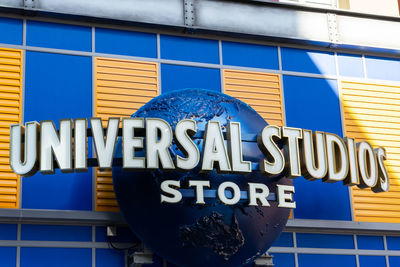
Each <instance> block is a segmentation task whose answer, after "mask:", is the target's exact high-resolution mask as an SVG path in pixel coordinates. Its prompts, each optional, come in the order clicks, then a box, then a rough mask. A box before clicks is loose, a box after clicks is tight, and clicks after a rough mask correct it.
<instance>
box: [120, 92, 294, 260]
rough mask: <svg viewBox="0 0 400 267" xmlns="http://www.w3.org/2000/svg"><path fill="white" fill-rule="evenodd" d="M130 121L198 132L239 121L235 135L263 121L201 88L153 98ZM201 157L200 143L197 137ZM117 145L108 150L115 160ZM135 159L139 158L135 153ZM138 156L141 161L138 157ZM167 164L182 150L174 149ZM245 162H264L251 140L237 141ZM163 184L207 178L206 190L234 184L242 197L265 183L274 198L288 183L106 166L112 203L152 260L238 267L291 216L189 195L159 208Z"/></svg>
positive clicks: (236, 103)
mask: <svg viewBox="0 0 400 267" xmlns="http://www.w3.org/2000/svg"><path fill="white" fill-rule="evenodd" d="M132 117H144V118H146V117H149V118H161V119H163V120H165V121H167V122H168V123H169V124H170V125H171V127H172V129H174V128H175V126H176V124H177V123H178V122H179V121H180V120H183V119H193V120H195V121H196V122H197V126H198V130H200V131H201V130H203V131H204V130H205V126H206V123H207V122H208V121H210V120H213V121H219V122H220V124H221V127H222V129H223V130H225V128H226V126H227V125H228V123H229V122H230V121H233V122H240V123H241V130H242V136H243V135H245V134H258V133H260V132H261V131H262V129H263V128H264V127H265V126H267V125H268V123H267V122H266V121H265V120H264V119H263V118H262V117H261V116H260V115H259V114H258V113H257V112H256V111H254V110H253V109H252V108H251V107H250V106H249V105H247V104H245V103H244V102H242V101H240V100H238V99H236V98H233V97H231V96H228V95H225V94H221V93H217V92H213V91H208V90H202V89H186V90H180V91H173V92H171V93H166V94H163V95H160V96H158V97H156V98H154V99H152V100H151V101H150V102H148V103H147V104H145V105H144V106H143V107H142V108H140V109H139V110H138V111H137V112H136V113H135V114H133V115H132ZM195 143H196V145H197V146H198V147H199V149H200V151H202V146H203V140H202V139H196V140H195ZM121 152H122V149H121V140H119V141H118V144H117V149H116V152H115V156H116V157H121V155H122V154H121ZM140 153H142V155H140ZM140 153H138V156H145V155H144V152H140ZM170 153H171V156H172V158H174V157H175V156H176V155H178V154H179V155H181V156H184V155H183V154H182V152H181V151H180V150H179V149H178V147H177V146H176V145H175V144H174V143H173V144H172V146H171V148H170ZM243 157H244V160H250V161H252V162H259V161H260V160H261V159H263V158H264V156H263V154H262V153H261V152H260V150H259V148H258V147H257V144H256V143H255V142H243ZM164 180H180V181H181V186H182V187H187V185H188V181H189V180H209V181H210V182H211V189H215V190H216V189H217V188H218V186H219V185H220V184H221V183H222V182H225V181H231V182H234V183H236V184H237V185H238V186H239V187H240V188H241V191H246V190H247V187H248V183H249V182H251V183H263V184H266V185H267V186H268V187H269V188H270V191H271V192H273V193H275V192H276V184H277V183H279V184H285V185H291V184H292V181H291V180H290V179H287V178H286V177H284V176H279V177H274V178H268V177H266V176H264V175H262V174H260V172H259V171H253V172H252V173H250V174H219V173H217V172H216V171H212V172H211V173H207V174H206V173H199V169H198V168H195V169H193V170H191V171H189V172H181V171H172V172H171V171H168V172H166V171H162V170H155V171H137V172H127V171H123V170H122V168H121V167H115V168H113V182H114V190H115V193H116V197H117V201H118V203H119V206H120V209H121V212H122V214H123V215H124V217H125V219H126V221H127V223H128V224H129V226H130V228H131V230H132V231H133V232H134V233H135V234H136V235H137V236H138V237H139V238H140V239H141V240H142V242H143V243H144V244H145V245H146V246H147V247H148V248H150V249H151V250H152V251H154V252H155V253H156V254H158V255H160V256H161V257H163V258H165V259H167V260H168V261H169V262H172V263H174V264H176V265H178V266H194V267H196V266H202V267H203V266H208V267H212V266H219V267H221V266H230V267H232V266H243V265H246V264H248V263H251V262H252V261H254V259H255V258H257V257H258V256H260V255H262V254H263V253H264V252H266V251H267V249H268V248H269V247H270V246H271V244H272V243H273V241H274V240H275V239H276V238H277V237H278V236H279V234H280V233H281V231H282V230H283V229H284V227H285V225H286V223H287V220H288V217H289V213H290V210H289V209H286V208H278V207H277V202H275V201H273V202H272V201H270V205H271V206H270V207H262V206H261V205H259V206H257V207H254V206H248V201H246V200H244V201H243V200H241V201H240V202H239V203H238V204H236V205H233V206H227V205H224V204H223V203H222V202H220V201H219V200H218V199H217V198H207V199H206V205H195V204H194V203H195V199H194V198H193V197H184V198H183V200H182V201H181V202H179V203H175V204H170V203H165V202H164V203H161V201H160V195H161V191H160V184H161V182H163V181H164Z"/></svg>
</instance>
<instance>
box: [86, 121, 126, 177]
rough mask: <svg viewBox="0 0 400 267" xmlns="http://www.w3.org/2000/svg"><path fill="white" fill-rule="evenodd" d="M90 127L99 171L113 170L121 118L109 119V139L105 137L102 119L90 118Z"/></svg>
mask: <svg viewBox="0 0 400 267" xmlns="http://www.w3.org/2000/svg"><path fill="white" fill-rule="evenodd" d="M90 125H91V126H92V135H93V141H94V147H95V150H96V155H97V161H98V162H99V169H100V170H102V171H104V170H109V169H111V168H112V162H113V157H114V149H115V143H116V142H117V138H118V128H119V118H109V119H108V126H107V137H104V132H103V125H102V121H101V118H90ZM104 139H105V140H104Z"/></svg>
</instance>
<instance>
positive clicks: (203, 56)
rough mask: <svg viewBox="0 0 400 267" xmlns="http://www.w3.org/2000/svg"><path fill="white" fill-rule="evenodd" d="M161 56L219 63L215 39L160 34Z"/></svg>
mask: <svg viewBox="0 0 400 267" xmlns="http://www.w3.org/2000/svg"><path fill="white" fill-rule="evenodd" d="M160 45H161V47H160V49H161V58H164V59H172V60H183V61H194V62H202V63H214V64H219V48H218V41H217V40H207V39H198V38H187V37H179V36H170V35H161V36H160Z"/></svg>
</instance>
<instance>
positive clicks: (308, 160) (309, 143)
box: [301, 130, 328, 181]
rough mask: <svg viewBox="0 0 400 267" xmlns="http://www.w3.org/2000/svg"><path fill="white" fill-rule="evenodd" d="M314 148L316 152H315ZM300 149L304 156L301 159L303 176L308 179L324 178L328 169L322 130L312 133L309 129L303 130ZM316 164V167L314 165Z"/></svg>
mask: <svg viewBox="0 0 400 267" xmlns="http://www.w3.org/2000/svg"><path fill="white" fill-rule="evenodd" d="M315 148H316V150H317V153H315ZM301 149H302V152H303V153H302V154H303V157H304V158H303V160H301V162H302V164H301V165H302V166H301V167H302V169H303V176H304V178H306V179H307V180H309V181H314V180H316V179H322V178H324V177H325V176H326V172H327V171H328V163H327V159H326V145H325V134H324V133H323V132H314V133H312V131H310V130H303V142H302V146H301ZM317 165H318V167H316V166H317Z"/></svg>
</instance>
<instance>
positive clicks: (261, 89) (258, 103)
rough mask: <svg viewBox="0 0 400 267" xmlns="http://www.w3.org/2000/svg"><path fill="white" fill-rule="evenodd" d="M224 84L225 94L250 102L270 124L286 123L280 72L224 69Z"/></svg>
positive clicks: (280, 124)
mask: <svg viewBox="0 0 400 267" xmlns="http://www.w3.org/2000/svg"><path fill="white" fill-rule="evenodd" d="M223 85H224V93H225V94H227V95H231V96H233V97H236V98H238V99H240V100H242V101H243V102H245V103H247V104H249V105H250V106H251V107H252V108H254V110H255V111H257V112H258V113H259V114H260V115H261V116H262V117H263V118H264V119H265V120H266V121H267V122H268V123H269V124H272V125H277V126H283V125H284V115H283V108H282V93H281V92H282V90H281V77H280V75H279V74H273V73H265V72H255V71H240V70H229V69H224V70H223Z"/></svg>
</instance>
